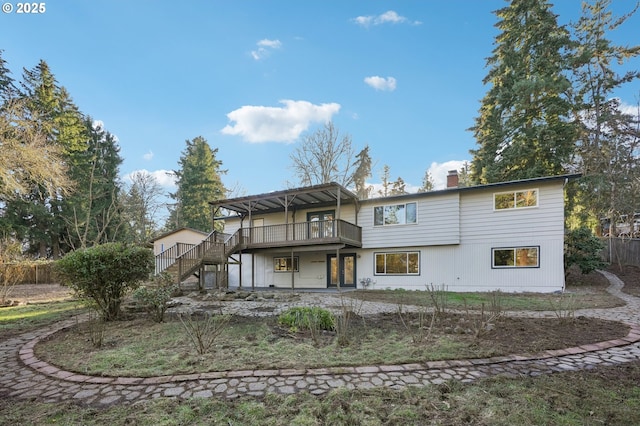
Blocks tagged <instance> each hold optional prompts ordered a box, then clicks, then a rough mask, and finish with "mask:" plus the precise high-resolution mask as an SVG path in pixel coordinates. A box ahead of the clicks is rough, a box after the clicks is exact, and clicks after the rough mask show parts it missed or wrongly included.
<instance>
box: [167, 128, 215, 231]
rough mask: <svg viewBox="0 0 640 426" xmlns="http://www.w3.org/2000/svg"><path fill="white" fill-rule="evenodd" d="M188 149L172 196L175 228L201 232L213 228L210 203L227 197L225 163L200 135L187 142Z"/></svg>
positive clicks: (181, 161)
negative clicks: (223, 178) (186, 228)
mask: <svg viewBox="0 0 640 426" xmlns="http://www.w3.org/2000/svg"><path fill="white" fill-rule="evenodd" d="M186 144H187V147H186V148H185V150H184V151H182V156H181V157H180V161H179V162H178V163H179V164H180V170H175V171H174V173H175V175H176V180H177V182H176V183H177V186H178V190H177V191H176V193H174V194H171V197H172V198H173V199H174V200H176V202H177V205H176V208H175V209H174V210H173V211H172V212H171V217H170V218H169V222H170V223H172V224H173V225H174V226H170V228H171V229H176V228H178V227H183V226H187V227H190V228H194V229H198V230H201V231H208V230H211V229H212V218H211V209H210V206H209V201H215V200H220V199H222V198H224V197H225V195H226V188H225V187H224V185H223V183H222V180H221V178H220V175H221V174H224V173H226V171H225V170H221V169H220V167H221V166H222V161H219V160H217V159H216V154H217V152H218V149H217V148H216V149H213V150H212V149H211V147H210V146H209V144H208V143H207V141H206V140H205V139H204V138H203V137H201V136H198V137H196V138H195V139H193V140H187V141H186Z"/></svg>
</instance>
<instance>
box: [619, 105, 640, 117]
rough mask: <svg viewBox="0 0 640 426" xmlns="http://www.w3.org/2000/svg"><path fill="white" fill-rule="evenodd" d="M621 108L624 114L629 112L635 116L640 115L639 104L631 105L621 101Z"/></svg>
mask: <svg viewBox="0 0 640 426" xmlns="http://www.w3.org/2000/svg"><path fill="white" fill-rule="evenodd" d="M620 109H621V110H622V112H623V113H624V114H629V115H632V116H634V117H640V107H638V105H629V104H628V103H626V102H624V101H621V102H620Z"/></svg>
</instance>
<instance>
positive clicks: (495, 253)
mask: <svg viewBox="0 0 640 426" xmlns="http://www.w3.org/2000/svg"><path fill="white" fill-rule="evenodd" d="M491 251H492V258H493V260H492V265H491V267H492V268H538V267H539V266H540V247H506V248H494V249H491Z"/></svg>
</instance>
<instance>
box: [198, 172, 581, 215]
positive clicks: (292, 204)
mask: <svg viewBox="0 0 640 426" xmlns="http://www.w3.org/2000/svg"><path fill="white" fill-rule="evenodd" d="M580 176H581V175H580V174H565V175H558V176H545V177H538V178H531V179H521V180H513V181H509V182H497V183H488V184H483V185H475V186H467V187H455V188H445V189H440V190H437V191H429V192H420V193H411V194H403V195H393V196H388V197H379V198H368V199H366V200H358V197H357V196H356V195H355V194H354V193H353V192H351V191H350V190H348V189H346V188H345V187H343V186H342V185H340V184H337V183H335V182H332V183H325V184H320V185H313V186H307V187H301V188H294V189H285V190H281V191H274V192H268V193H265V194H257V195H249V196H245V197H237V198H229V199H226V200H219V201H210V202H209V204H210V205H212V206H213V207H214V208H223V209H226V210H229V211H232V212H235V213H238V214H240V215H243V214H248V213H249V211H251V212H252V213H273V212H280V211H284V210H285V204H287V205H288V206H287V207H288V209H289V210H296V209H298V208H305V209H307V208H314V207H324V206H335V205H336V200H337V198H338V194H340V203H341V204H350V203H359V202H362V203H366V202H380V200H394V199H402V198H409V197H416V196H425V197H426V196H435V195H442V194H449V193H453V192H467V191H478V190H483V189H488V188H498V187H507V186H513V185H522V184H531V183H544V182H553V181H567V180H572V179H577V178H579V177H580Z"/></svg>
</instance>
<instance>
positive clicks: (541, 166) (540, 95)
mask: <svg viewBox="0 0 640 426" xmlns="http://www.w3.org/2000/svg"><path fill="white" fill-rule="evenodd" d="M550 7H551V6H550V4H549V3H548V2H547V1H545V0H513V1H511V2H510V3H509V5H508V6H507V7H505V8H502V9H499V10H498V11H496V12H495V14H496V16H497V17H498V18H499V21H498V23H497V24H496V27H497V28H498V29H499V30H500V34H499V35H498V36H497V37H496V47H495V49H494V50H493V54H492V56H491V57H490V58H488V60H487V66H488V67H489V72H488V74H487V76H486V77H485V79H484V83H485V84H490V85H491V87H490V89H489V91H488V92H487V94H486V95H485V97H484V99H483V100H482V105H481V108H480V115H479V116H478V117H477V118H476V123H475V126H474V127H472V128H471V130H472V131H473V133H474V136H475V138H476V142H477V144H478V148H477V149H475V150H472V151H471V153H472V154H473V155H474V158H473V162H472V165H471V172H472V178H473V180H474V181H476V182H479V183H490V182H498V181H508V180H515V179H524V178H532V177H539V176H546V175H557V174H561V173H563V172H564V171H565V167H566V165H567V163H568V161H569V159H570V155H571V154H572V150H573V144H574V142H575V124H574V123H572V122H571V120H570V112H571V102H570V99H569V98H568V92H569V89H570V87H571V84H570V82H569V80H568V79H567V77H566V76H565V73H566V71H567V69H568V60H567V52H568V49H569V48H570V46H571V44H570V38H569V33H568V31H567V30H566V29H565V28H563V27H560V26H558V23H557V20H556V15H554V14H553V13H552V12H551V10H550Z"/></svg>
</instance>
